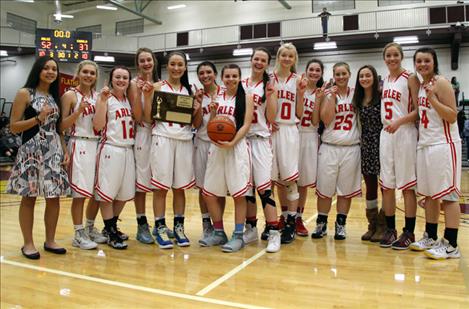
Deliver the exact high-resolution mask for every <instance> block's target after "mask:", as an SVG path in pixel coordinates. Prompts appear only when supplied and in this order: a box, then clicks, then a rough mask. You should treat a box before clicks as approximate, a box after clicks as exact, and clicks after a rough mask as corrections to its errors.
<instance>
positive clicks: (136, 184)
mask: <svg viewBox="0 0 469 309" xmlns="http://www.w3.org/2000/svg"><path fill="white" fill-rule="evenodd" d="M135 186H136V187H137V188H139V189H140V190H142V191H143V192H151V191H152V190H151V189H150V188H148V187H147V186H144V185H142V184H141V183H138V182H135Z"/></svg>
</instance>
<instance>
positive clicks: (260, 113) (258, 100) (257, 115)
mask: <svg viewBox="0 0 469 309" xmlns="http://www.w3.org/2000/svg"><path fill="white" fill-rule="evenodd" d="M241 83H242V85H243V88H244V91H245V92H246V93H247V94H248V95H252V99H253V103H254V113H253V117H252V122H251V127H250V128H249V132H248V134H247V136H254V135H259V136H262V137H269V136H270V126H269V124H268V123H267V119H266V117H265V110H266V106H267V102H262V96H263V95H264V83H263V82H262V80H260V81H259V82H257V83H256V84H250V83H249V77H248V78H246V79H244V80H243V81H242V82H241Z"/></svg>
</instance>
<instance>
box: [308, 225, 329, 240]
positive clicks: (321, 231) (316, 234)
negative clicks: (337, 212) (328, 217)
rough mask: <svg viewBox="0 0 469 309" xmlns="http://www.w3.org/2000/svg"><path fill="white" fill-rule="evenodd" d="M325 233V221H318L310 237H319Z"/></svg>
mask: <svg viewBox="0 0 469 309" xmlns="http://www.w3.org/2000/svg"><path fill="white" fill-rule="evenodd" d="M326 235H327V223H326V222H318V223H316V229H315V230H314V232H313V233H312V234H311V238H315V239H319V238H323V237H324V236H326Z"/></svg>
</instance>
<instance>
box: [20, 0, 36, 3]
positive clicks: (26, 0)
mask: <svg viewBox="0 0 469 309" xmlns="http://www.w3.org/2000/svg"><path fill="white" fill-rule="evenodd" d="M16 2H26V3H34V0H16Z"/></svg>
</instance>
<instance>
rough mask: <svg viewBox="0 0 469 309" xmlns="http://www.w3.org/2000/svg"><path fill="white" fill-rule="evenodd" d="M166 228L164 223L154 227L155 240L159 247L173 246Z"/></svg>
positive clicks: (169, 247)
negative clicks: (155, 232)
mask: <svg viewBox="0 0 469 309" xmlns="http://www.w3.org/2000/svg"><path fill="white" fill-rule="evenodd" d="M166 230H167V227H166V225H160V226H159V227H158V228H157V229H156V231H157V234H156V242H157V243H158V246H159V247H160V248H161V249H171V248H172V247H173V242H172V241H171V240H170V239H169V237H168V234H167V232H166Z"/></svg>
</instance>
